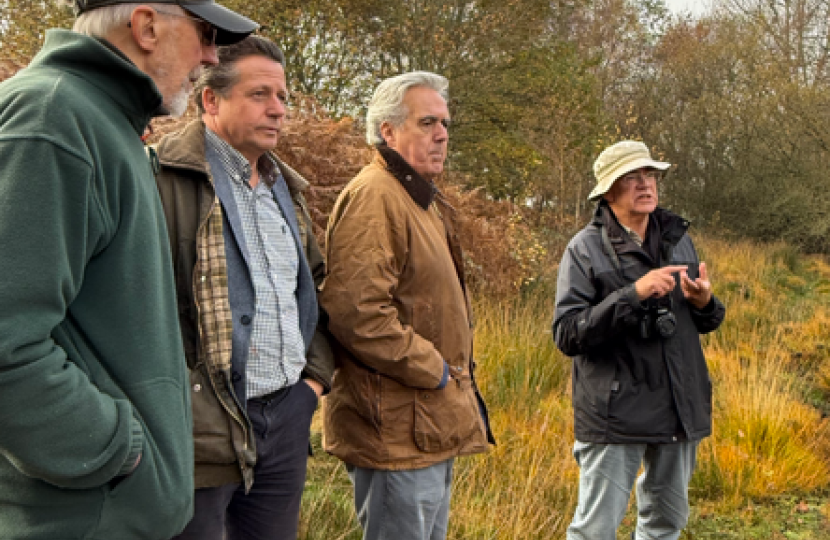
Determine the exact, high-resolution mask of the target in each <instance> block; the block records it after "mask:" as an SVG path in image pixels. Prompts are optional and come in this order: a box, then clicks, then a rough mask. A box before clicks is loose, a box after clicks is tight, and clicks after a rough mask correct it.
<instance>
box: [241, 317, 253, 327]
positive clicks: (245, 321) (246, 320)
mask: <svg viewBox="0 0 830 540" xmlns="http://www.w3.org/2000/svg"><path fill="white" fill-rule="evenodd" d="M239 321H240V322H241V323H242V324H244V325H245V326H248V325H249V324H251V316H250V315H243V316H242V317H241V318H240V319H239Z"/></svg>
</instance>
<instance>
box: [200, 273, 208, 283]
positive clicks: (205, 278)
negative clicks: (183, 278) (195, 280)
mask: <svg viewBox="0 0 830 540" xmlns="http://www.w3.org/2000/svg"><path fill="white" fill-rule="evenodd" d="M206 280H207V276H206V275H204V274H202V277H200V278H199V281H201V282H202V283H204V282H205V281H206Z"/></svg>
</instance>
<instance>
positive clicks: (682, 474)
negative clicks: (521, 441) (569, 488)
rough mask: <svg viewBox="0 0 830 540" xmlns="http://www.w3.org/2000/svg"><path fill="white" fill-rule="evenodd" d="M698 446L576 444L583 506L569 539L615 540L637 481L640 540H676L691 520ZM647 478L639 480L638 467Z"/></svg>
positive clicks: (688, 444)
mask: <svg viewBox="0 0 830 540" xmlns="http://www.w3.org/2000/svg"><path fill="white" fill-rule="evenodd" d="M697 445H698V442H697V441H696V442H678V443H672V444H592V443H581V442H579V441H577V442H576V444H574V457H575V458H576V461H577V463H578V464H579V469H580V471H579V503H578V505H577V508H576V513H575V514H574V517H573V521H572V522H571V525H570V526H569V527H568V533H567V540H615V539H616V538H617V534H616V531H617V527H619V525H620V522H621V521H622V519H623V517H624V516H625V511H626V509H627V508H628V501H629V498H630V497H631V487H632V485H633V484H634V480H635V479H636V480H637V510H638V513H637V529H636V533H635V536H634V538H636V540H677V538H679V537H680V532H681V530H682V529H683V527H685V526H686V522H687V521H688V519H689V493H688V488H689V480H690V479H691V476H692V472H693V471H694V469H695V460H696V458H697ZM641 463H642V465H643V469H644V470H643V474H641V475H640V477H639V478H637V471H638V470H639V468H640V464H641Z"/></svg>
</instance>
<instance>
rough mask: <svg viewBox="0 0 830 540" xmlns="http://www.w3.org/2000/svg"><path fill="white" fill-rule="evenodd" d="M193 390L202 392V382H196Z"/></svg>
mask: <svg viewBox="0 0 830 540" xmlns="http://www.w3.org/2000/svg"><path fill="white" fill-rule="evenodd" d="M193 391H194V392H201V391H202V385H201V384H194V385H193Z"/></svg>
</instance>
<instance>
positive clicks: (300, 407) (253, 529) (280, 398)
mask: <svg viewBox="0 0 830 540" xmlns="http://www.w3.org/2000/svg"><path fill="white" fill-rule="evenodd" d="M316 407H317V394H315V393H314V390H312V389H311V387H310V386H309V385H308V384H306V383H305V382H303V381H299V382H298V383H297V384H295V385H293V386H290V387H288V388H285V389H283V390H280V391H279V392H275V393H274V394H270V395H269V396H266V397H264V398H254V399H250V400H248V416H249V417H250V419H251V423H252V424H253V426H254V431H255V433H256V444H257V464H256V467H255V468H254V485H253V487H252V488H251V491H250V492H249V493H248V494H247V495H246V494H245V489H244V487H243V486H242V484H230V485H226V486H220V487H215V488H205V489H197V490H196V506H195V512H194V515H193V519H192V520H191V521H190V523H189V524H188V525H187V527H186V528H185V530H184V531H183V532H182V533H181V534H180V535H179V536H177V537H175V539H174V540H295V539H296V538H297V527H298V525H299V518H300V500H301V499H302V495H303V485H304V484H305V474H306V461H307V459H308V448H309V446H308V442H309V428H310V426H311V416H312V415H313V414H314V409H315V408H316Z"/></svg>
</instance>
